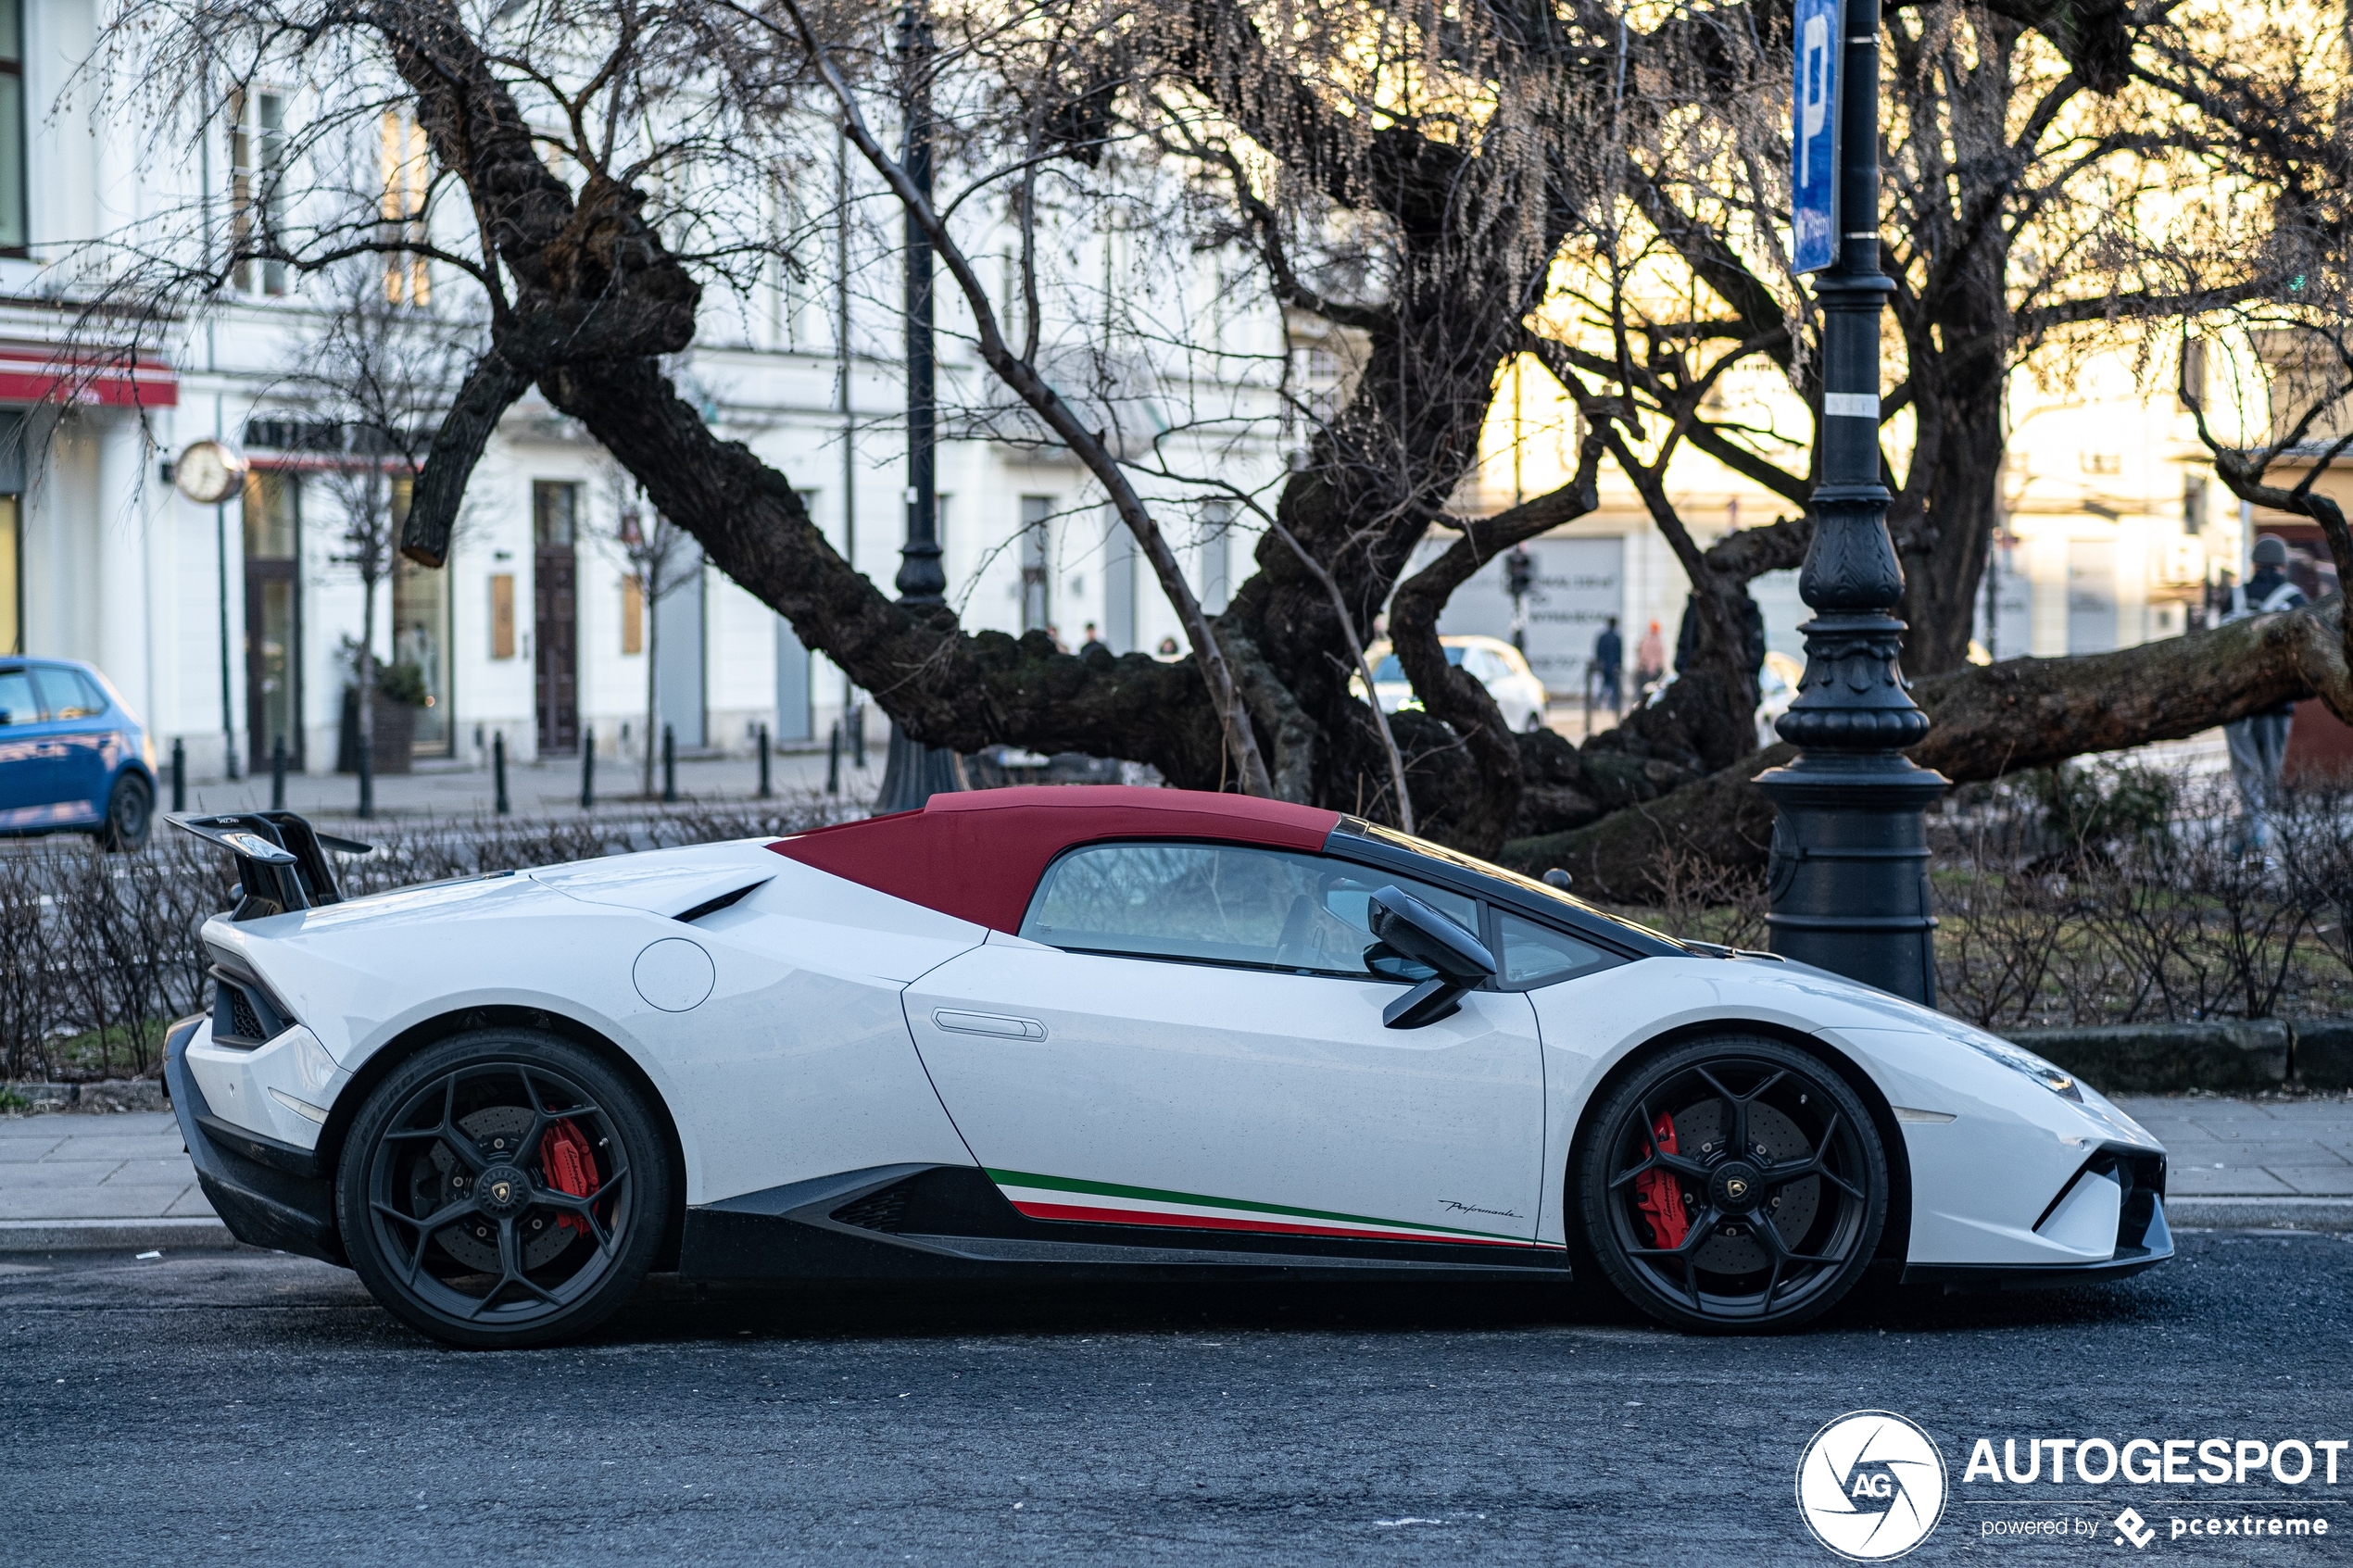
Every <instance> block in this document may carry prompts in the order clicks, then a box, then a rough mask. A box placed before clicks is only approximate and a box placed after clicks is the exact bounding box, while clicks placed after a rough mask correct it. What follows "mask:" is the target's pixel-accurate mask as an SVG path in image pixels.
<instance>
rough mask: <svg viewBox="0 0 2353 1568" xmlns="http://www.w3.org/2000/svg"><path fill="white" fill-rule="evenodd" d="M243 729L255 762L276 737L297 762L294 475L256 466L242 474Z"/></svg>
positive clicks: (297, 500) (297, 504)
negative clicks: (243, 495)
mask: <svg viewBox="0 0 2353 1568" xmlns="http://www.w3.org/2000/svg"><path fill="white" fill-rule="evenodd" d="M245 737H246V744H247V746H248V747H249V749H250V751H251V760H252V765H253V766H254V768H255V769H256V770H259V769H263V768H267V767H269V766H270V759H271V752H272V751H273V750H274V749H275V747H276V745H277V743H278V742H279V741H280V740H282V739H283V741H284V742H285V743H286V762H287V765H288V766H290V767H292V768H293V769H294V770H295V771H297V772H299V771H302V768H303V765H304V764H303V752H304V746H303V735H302V481H301V476H300V475H298V474H293V473H287V472H283V471H280V470H264V469H257V470H254V471H253V472H251V473H249V474H247V475H246V476H245Z"/></svg>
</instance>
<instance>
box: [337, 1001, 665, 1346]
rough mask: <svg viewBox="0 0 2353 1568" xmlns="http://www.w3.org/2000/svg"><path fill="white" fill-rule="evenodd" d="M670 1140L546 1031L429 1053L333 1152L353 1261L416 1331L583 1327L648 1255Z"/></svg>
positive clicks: (631, 1282)
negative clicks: (338, 1151) (336, 1153)
mask: <svg viewBox="0 0 2353 1568" xmlns="http://www.w3.org/2000/svg"><path fill="white" fill-rule="evenodd" d="M673 1188H674V1174H673V1171H672V1169H671V1163H670V1155H669V1145H668V1142H667V1140H666V1139H665V1138H664V1137H663V1136H662V1135H661V1130H660V1127H659V1124H658V1123H657V1121H656V1118H655V1114H654V1112H653V1111H652V1110H650V1108H648V1105H647V1104H646V1102H645V1099H644V1097H643V1096H642V1095H640V1094H639V1092H638V1091H637V1090H636V1088H635V1086H633V1085H631V1084H630V1082H629V1081H628V1080H627V1079H626V1078H625V1077H624V1076H623V1074H622V1073H619V1072H617V1071H615V1070H614V1069H613V1067H612V1066H611V1065H610V1064H609V1063H608V1062H607V1061H606V1060H604V1059H603V1058H602V1057H600V1056H598V1054H597V1053H596V1052H594V1051H592V1050H589V1049H587V1048H586V1047H582V1046H579V1045H576V1044H574V1043H573V1042H572V1041H569V1040H565V1039H562V1038H560V1037H558V1036H556V1035H548V1034H544V1033H541V1032H539V1031H536V1030H529V1029H508V1028H493V1029H479V1030H473V1031H471V1032H469V1033H467V1034H463V1035H455V1036H452V1037H451V1038H449V1039H447V1040H444V1041H441V1042H440V1043H438V1044H436V1045H434V1046H431V1047H427V1048H425V1049H424V1050H422V1051H420V1052H419V1053H418V1054H417V1055H416V1056H415V1057H413V1058H411V1059H410V1060H407V1061H404V1062H402V1063H401V1064H400V1065H399V1066H398V1067H396V1068H395V1069H394V1070H393V1072H392V1073H391V1074H390V1075H389V1076H387V1077H386V1078H385V1079H384V1081H383V1082H382V1083H380V1084H378V1085H376V1087H375V1088H374V1090H373V1091H372V1092H371V1093H370V1094H369V1096H368V1098H367V1100H366V1102H365V1103H364V1104H362V1105H361V1107H360V1108H359V1114H358V1115H357V1116H356V1117H354V1118H353V1120H352V1123H351V1127H350V1129H349V1132H348V1133H347V1134H346V1136H345V1139H344V1145H343V1153H342V1156H341V1158H340V1159H339V1160H337V1162H336V1176H335V1206H336V1217H337V1220H338V1222H339V1223H340V1226H341V1229H342V1233H343V1245H344V1252H345V1255H346V1257H347V1258H349V1260H350V1261H351V1266H352V1268H353V1269H354V1270H355V1271H356V1272H357V1273H359V1278H360V1280H361V1282H362V1283H363V1284H365V1285H366V1286H367V1287H368V1290H369V1292H370V1294H371V1295H373V1296H374V1297H375V1298H376V1299H377V1300H378V1301H380V1302H382V1303H383V1304H384V1307H385V1308H386V1309H387V1310H389V1311H391V1312H392V1313H393V1314H394V1315H395V1316H396V1317H398V1318H400V1319H401V1320H402V1321H404V1322H406V1323H408V1324H409V1326H410V1327H412V1328H415V1329H418V1330H420V1331H421V1332H422V1333H425V1334H428V1335H430V1336H433V1337H434V1338H435V1339H439V1340H442V1341H443V1342H445V1343H447V1344H450V1345H456V1346H459V1347H463V1348H470V1349H503V1348H520V1347H522V1346H528V1345H544V1344H547V1343H549V1342H551V1341H555V1340H560V1339H567V1338H571V1337H574V1336H578V1335H581V1334H584V1333H585V1332H586V1331H588V1330H589V1329H591V1328H593V1327H595V1326H596V1325H597V1324H598V1323H601V1322H603V1321H604V1320H605V1319H606V1318H607V1317H609V1316H610V1315H611V1314H612V1313H613V1312H614V1311H617V1310H618V1309H619V1308H620V1307H621V1305H622V1304H623V1302H624V1301H626V1300H627V1299H628V1298H629V1297H630V1294H631V1293H632V1292H633V1291H635V1289H636V1288H637V1286H638V1284H639V1282H640V1281H642V1280H643V1279H644V1278H645V1276H646V1273H647V1271H648V1269H650V1268H651V1267H652V1265H653V1261H654V1258H655V1256H656V1255H657V1253H658V1252H659V1251H660V1249H661V1240H662V1227H663V1225H664V1223H666V1221H667V1218H668V1215H669V1213H670V1202H671V1195H672V1193H673Z"/></svg>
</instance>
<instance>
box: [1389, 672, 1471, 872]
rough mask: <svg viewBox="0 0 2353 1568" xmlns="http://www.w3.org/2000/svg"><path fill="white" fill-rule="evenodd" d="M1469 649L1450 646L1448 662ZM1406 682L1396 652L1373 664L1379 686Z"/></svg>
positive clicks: (1416, 841) (1417, 841) (1418, 841)
mask: <svg viewBox="0 0 2353 1568" xmlns="http://www.w3.org/2000/svg"><path fill="white" fill-rule="evenodd" d="M1469 651H1470V650H1469V649H1468V648H1448V649H1447V650H1446V662H1447V663H1449V664H1460V663H1461V662H1462V661H1463V655H1465V654H1466V653H1468V652H1469ZM1373 684H1375V685H1377V686H1389V685H1399V686H1402V685H1403V684H1405V667H1404V666H1403V665H1402V664H1400V663H1398V662H1397V656H1396V655H1395V654H1393V653H1392V654H1390V656H1389V657H1388V658H1387V659H1382V660H1381V661H1380V662H1379V663H1378V664H1376V665H1374V666H1373ZM1414 842H1415V843H1416V844H1418V843H1420V842H1421V840H1419V839H1416V840H1415V841H1414Z"/></svg>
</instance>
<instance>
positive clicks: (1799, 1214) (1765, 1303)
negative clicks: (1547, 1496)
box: [1572, 1036, 1888, 1332]
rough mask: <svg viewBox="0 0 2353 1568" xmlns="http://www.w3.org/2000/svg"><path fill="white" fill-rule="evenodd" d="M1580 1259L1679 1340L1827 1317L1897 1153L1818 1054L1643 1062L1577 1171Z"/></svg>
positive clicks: (1710, 1050) (1758, 1043) (1858, 1258)
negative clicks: (1890, 1157)
mask: <svg viewBox="0 0 2353 1568" xmlns="http://www.w3.org/2000/svg"><path fill="white" fill-rule="evenodd" d="M1574 1180H1575V1182H1576V1191H1575V1193H1574V1194H1573V1196H1572V1210H1573V1211H1574V1212H1576V1213H1577V1214H1578V1215H1579V1219H1580V1221H1581V1228H1582V1237H1581V1239H1582V1240H1583V1242H1584V1250H1585V1251H1586V1252H1587V1253H1588V1255H1589V1256H1590V1257H1591V1259H1592V1261H1593V1262H1594V1263H1596V1264H1597V1265H1599V1267H1600V1269H1601V1272H1602V1273H1603V1274H1604V1275H1605V1276H1606V1277H1607V1278H1608V1280H1609V1281H1610V1283H1611V1284H1612V1285H1614V1286H1617V1289H1618V1291H1619V1292H1620V1293H1621V1294H1622V1295H1624V1296H1625V1297H1626V1298H1627V1299H1628V1300H1629V1301H1631V1302H1632V1303H1633V1304H1634V1305H1636V1306H1638V1307H1640V1308H1641V1309H1642V1311H1646V1312H1648V1313H1650V1314H1651V1315H1652V1316H1653V1317H1655V1318H1658V1319H1661V1320H1662V1321H1664V1322H1667V1323H1673V1324H1675V1325H1676V1326H1677V1327H1680V1328H1689V1329H1699V1330H1713V1331H1719V1332H1727V1331H1756V1330H1769V1329H1777V1328H1788V1327H1791V1326H1793V1325H1795V1324H1797V1323H1804V1322H1805V1321H1806V1320H1807V1319H1808V1318H1811V1317H1814V1316H1815V1315H1817V1314H1818V1313H1820V1312H1823V1311H1828V1310H1829V1309H1830V1307H1831V1305H1832V1303H1834V1302H1836V1301H1837V1300H1838V1299H1839V1298H1841V1297H1843V1296H1844V1295H1845V1294H1846V1292H1847V1291H1848V1290H1850V1289H1852V1288H1853V1287H1854V1285H1855V1282H1856V1280H1857V1279H1858V1278H1860V1277H1861V1275H1862V1273H1863V1271H1864V1270H1865V1269H1866V1268H1867V1267H1868V1266H1869V1263H1870V1261H1871V1255H1872V1253H1873V1252H1874V1251H1875V1250H1876V1249H1877V1248H1878V1246H1879V1239H1880V1232H1881V1229H1882V1228H1884V1226H1885V1225H1886V1223H1887V1193H1888V1171H1887V1153H1886V1149H1885V1148H1884V1147H1883V1146H1882V1145H1881V1141H1880V1137H1879V1132H1878V1129H1877V1128H1876V1127H1875V1126H1874V1125H1873V1124H1872V1122H1871V1118H1870V1114H1869V1111H1868V1110H1865V1109H1864V1107H1863V1104H1862V1101H1861V1100H1860V1099H1858V1098H1856V1094H1855V1091H1854V1090H1853V1089H1851V1088H1849V1087H1848V1086H1847V1084H1846V1082H1845V1080H1844V1079H1843V1078H1842V1077H1840V1076H1839V1074H1838V1073H1836V1072H1835V1071H1834V1070H1832V1069H1831V1066H1830V1065H1829V1064H1828V1063H1826V1062H1824V1061H1823V1060H1820V1059H1819V1058H1818V1057H1816V1056H1815V1055H1814V1054H1813V1053H1811V1052H1809V1051H1805V1050H1800V1049H1797V1048H1796V1047H1791V1046H1786V1045H1783V1044H1781V1043H1780V1041H1777V1040H1768V1039H1762V1038H1755V1037H1750V1036H1736V1037H1720V1038H1716V1039H1708V1040H1698V1041H1692V1042H1690V1043H1688V1044H1685V1045H1682V1046H1679V1047H1674V1048H1673V1049H1670V1050H1668V1051H1666V1052H1664V1053H1663V1054H1661V1055H1660V1056H1659V1057H1657V1058H1656V1059H1655V1060H1651V1061H1648V1062H1645V1063H1644V1064H1643V1065H1642V1068H1641V1070H1640V1071H1638V1072H1636V1073H1634V1074H1632V1075H1631V1076H1630V1077H1629V1078H1627V1079H1626V1080H1625V1081H1623V1082H1622V1083H1621V1084H1619V1085H1618V1086H1617V1088H1616V1089H1615V1090H1613V1091H1612V1092H1611V1093H1610V1094H1609V1095H1608V1096H1607V1097H1605V1098H1604V1100H1603V1102H1602V1103H1601V1104H1600V1105H1599V1106H1598V1107H1596V1108H1595V1110H1593V1112H1592V1119H1591V1120H1590V1121H1589V1123H1587V1133H1586V1138H1585V1144H1584V1149H1583V1152H1582V1155H1581V1156H1580V1158H1579V1162H1578V1169H1577V1170H1576V1172H1575V1173H1574Z"/></svg>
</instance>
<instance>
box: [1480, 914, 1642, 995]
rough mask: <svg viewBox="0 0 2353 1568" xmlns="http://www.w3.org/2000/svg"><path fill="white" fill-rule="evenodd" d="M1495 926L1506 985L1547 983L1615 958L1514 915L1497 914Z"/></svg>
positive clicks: (1569, 977)
mask: <svg viewBox="0 0 2353 1568" xmlns="http://www.w3.org/2000/svg"><path fill="white" fill-rule="evenodd" d="M1497 928H1498V930H1499V931H1500V932H1501V934H1502V935H1503V939H1504V940H1503V948H1504V950H1503V952H1502V953H1500V954H1498V955H1497V957H1498V959H1499V960H1501V962H1502V963H1503V966H1504V975H1503V979H1504V985H1553V984H1554V982H1556V981H1562V980H1574V979H1576V978H1577V977H1578V976H1579V975H1580V974H1591V973H1592V972H1594V971H1595V970H1597V969H1607V968H1608V967H1609V966H1610V965H1611V964H1612V963H1614V962H1616V961H1617V960H1616V959H1615V958H1614V957H1613V956H1612V955H1611V954H1608V953H1605V952H1604V951H1603V950H1602V949H1601V948H1599V947H1594V946H1592V944H1591V943H1588V942H1580V941H1579V940H1578V939H1577V938H1576V937H1574V936H1571V935H1567V933H1566V932H1559V931H1554V930H1553V929H1552V928H1551V927H1550V926H1543V925H1538V924H1537V923H1536V922H1534V921H1527V920H1522V919H1520V918H1519V916H1517V915H1503V916H1501V917H1499V919H1498V921H1497Z"/></svg>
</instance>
